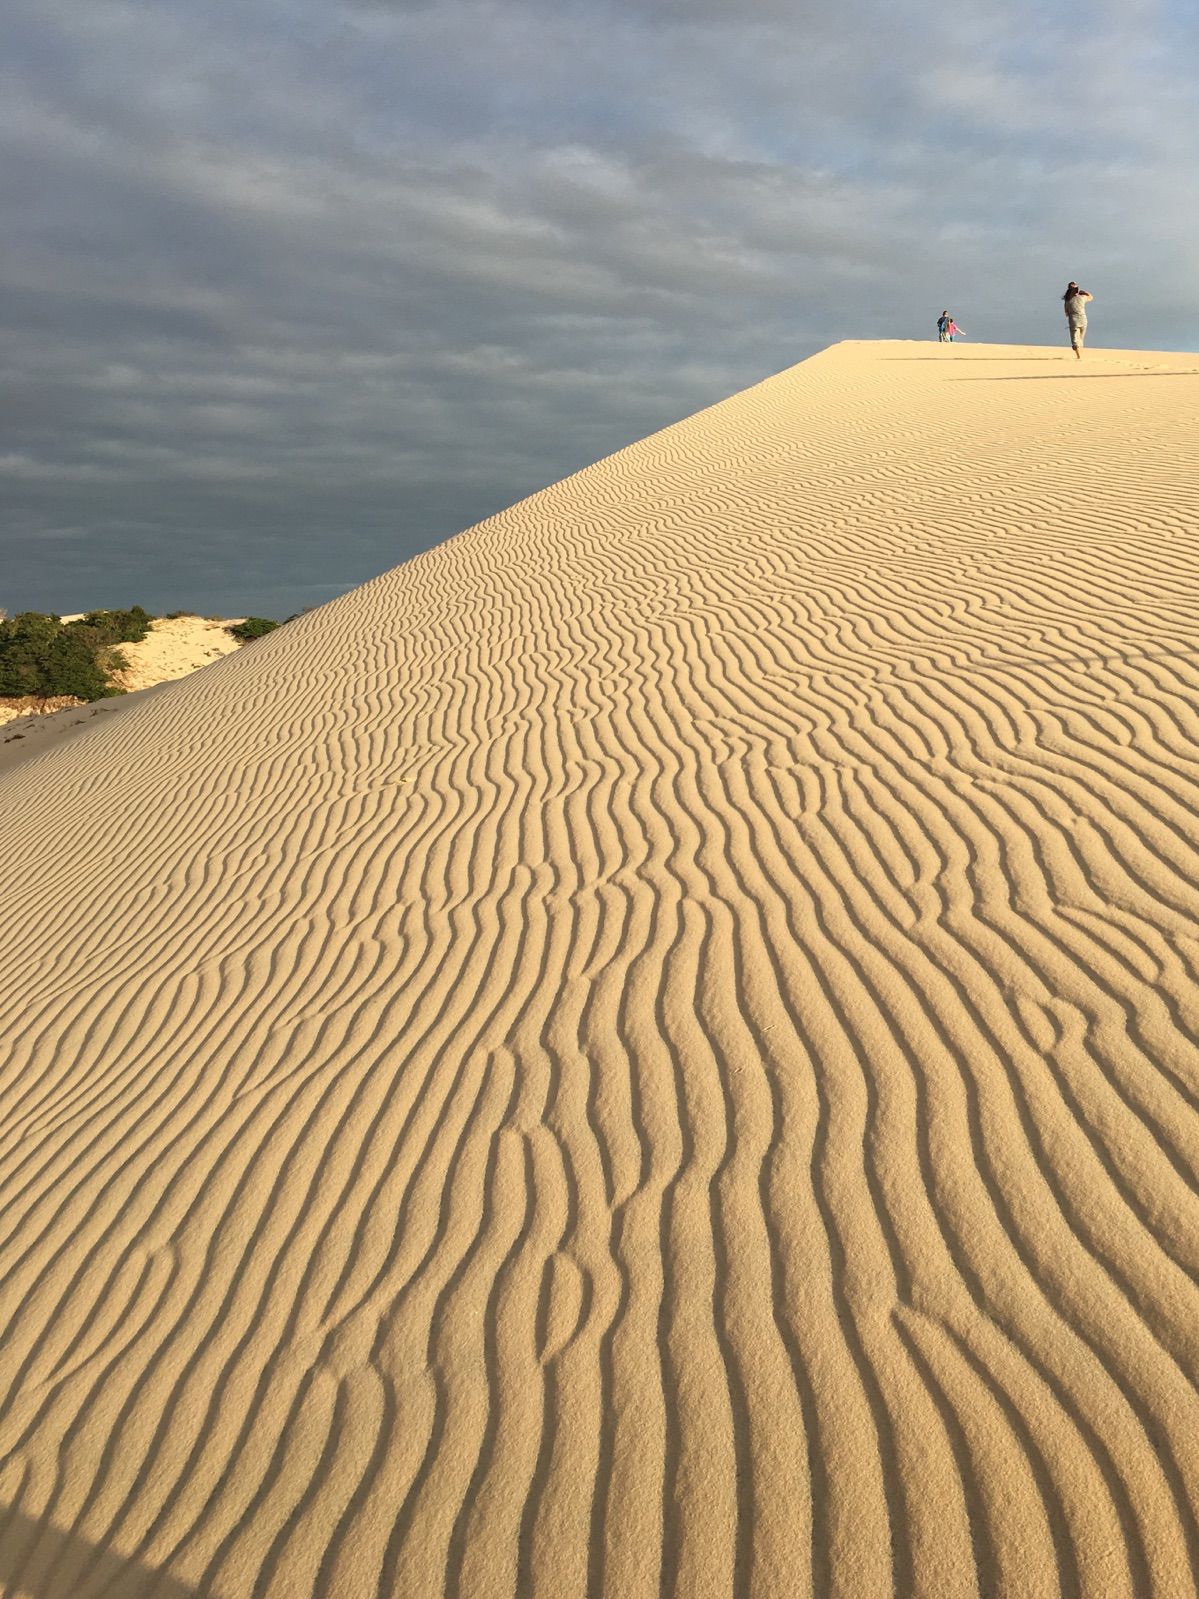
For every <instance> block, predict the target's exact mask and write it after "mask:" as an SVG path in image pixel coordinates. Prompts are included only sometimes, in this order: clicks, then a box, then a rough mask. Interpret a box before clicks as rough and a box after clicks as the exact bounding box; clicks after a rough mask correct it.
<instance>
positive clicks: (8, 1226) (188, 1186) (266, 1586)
mask: <svg viewBox="0 0 1199 1599" xmlns="http://www.w3.org/2000/svg"><path fill="white" fill-rule="evenodd" d="M1197 367H1199V362H1197V361H1196V360H1195V359H1194V358H1189V357H1182V356H1159V355H1152V354H1138V353H1133V352H1115V351H1094V352H1089V353H1088V356H1087V359H1086V361H1085V363H1083V364H1081V366H1080V367H1079V368H1078V369H1077V370H1076V369H1075V367H1074V364H1073V363H1072V362H1070V361H1069V359H1068V354H1067V352H1064V351H1050V350H1037V349H1015V348H999V347H986V346H966V347H948V348H946V349H940V348H939V347H935V346H928V345H916V344H902V343H896V344H848V345H841V346H837V347H834V348H833V349H832V350H830V351H827V352H825V353H824V354H822V355H820V356H818V357H816V358H814V359H813V360H811V361H808V362H805V363H803V364H802V365H801V366H799V367H796V368H794V369H793V370H791V371H789V372H785V373H783V374H782V375H780V376H779V377H777V378H773V379H771V380H770V381H768V382H767V383H764V384H762V385H760V386H759V387H757V388H755V389H751V390H749V391H747V392H746V393H745V394H742V395H739V396H737V397H735V398H734V399H732V400H729V401H728V402H726V403H725V404H723V405H720V406H717V407H715V408H714V409H712V410H710V411H707V412H704V413H702V414H701V415H699V416H697V417H694V418H692V419H690V420H689V421H687V422H684V423H682V424H680V425H679V426H677V427H675V428H671V429H668V430H667V431H665V432H664V433H662V434H659V435H657V436H655V437H653V438H651V439H648V440H646V441H644V442H643V443H641V444H638V445H635V446H633V447H632V448H630V449H628V450H626V451H624V452H622V453H621V454H619V455H617V456H615V457H613V458H611V459H610V460H607V461H604V462H601V463H600V464H599V465H597V466H595V467H593V468H591V469H589V470H588V471H586V472H583V473H580V474H579V475H578V476H576V477H574V478H571V479H569V480H567V481H566V482H564V483H561V484H558V485H557V486H555V487H554V488H551V489H548V490H546V491H545V492H544V493H542V494H539V495H536V496H534V497H533V498H532V499H530V500H527V501H525V502H523V503H522V504H520V505H518V506H516V507H514V508H513V509H512V510H510V511H508V512H506V513H504V514H503V515H501V516H498V517H496V518H494V519H493V520H491V521H489V522H486V523H483V524H482V525H480V526H479V527H478V528H475V529H473V530H471V531H470V532H468V533H465V534H463V535H461V536H459V537H458V538H456V539H454V540H451V541H450V542H449V543H448V544H446V545H444V546H442V547H440V548H438V549H436V550H434V551H432V552H430V553H429V554H427V555H424V556H421V557H419V558H418V559H416V560H414V561H411V562H409V563H408V564H406V565H405V566H403V567H400V568H398V569H397V570H395V571H394V572H390V573H388V574H386V575H385V576H383V577H381V578H379V579H377V580H376V581H374V582H372V583H368V584H367V585H366V586H365V587H363V588H361V589H358V590H356V591H355V592H354V593H352V594H349V595H346V596H345V597H343V598H342V599H340V600H338V601H335V602H334V603H333V604H331V605H328V606H326V607H324V608H323V609H322V610H320V611H317V612H313V613H311V614H309V615H307V616H305V617H302V618H300V619H299V620H297V621H295V622H293V623H292V624H290V625H289V626H288V627H287V628H286V629H283V630H281V631H280V632H279V633H277V634H275V635H272V636H271V637H270V638H268V639H265V640H263V641H262V642H261V643H258V644H255V645H254V646H253V647H252V648H251V649H249V650H246V651H244V652H239V653H238V654H236V655H233V656H231V657H230V658H228V659H226V660H222V661H220V662H218V663H217V664H215V665H214V666H212V667H211V668H210V669H209V670H207V671H206V672H203V673H201V674H199V675H198V676H196V677H193V678H190V679H186V680H184V681H182V682H180V683H177V684H173V685H171V686H170V687H169V688H167V689H164V690H162V691H160V692H157V693H155V695H154V696H153V697H152V698H148V699H146V700H145V702H144V703H141V704H138V705H136V706H132V705H131V706H130V707H129V708H128V709H127V710H125V711H124V712H123V713H122V714H121V715H120V716H114V717H101V718H98V719H97V720H96V722H95V724H94V725H93V726H91V727H88V728H85V729H82V730H81V731H79V733H78V734H77V735H76V736H75V737H74V738H73V741H72V742H70V743H69V744H64V745H62V746H61V747H59V748H56V749H52V750H48V751H47V752H46V753H45V754H42V755H40V756H38V757H36V758H33V759H30V760H27V761H24V762H23V763H22V764H21V765H19V766H17V767H16V768H15V769H13V770H11V771H10V772H9V773H8V774H7V775H6V776H5V777H4V779H3V783H2V784H0V802H2V805H3V815H4V817H5V826H4V843H5V848H4V859H3V868H2V877H3V882H2V901H0V902H2V903H3V906H4V916H3V918H2V919H0V958H2V961H3V970H4V972H5V979H6V980H5V983H4V985H3V990H2V999H3V1005H4V1012H5V1013H4V1017H3V1024H2V1031H0V1039H2V1040H3V1054H4V1064H3V1069H2V1072H0V1272H2V1276H0V1282H2V1293H3V1306H4V1320H5V1323H6V1328H7V1330H6V1335H5V1337H4V1338H3V1340H2V1342H0V1396H2V1397H0V1506H3V1507H5V1508H4V1510H3V1512H2V1514H3V1517H4V1520H3V1522H2V1523H0V1525H2V1528H3V1530H2V1531H0V1591H3V1592H4V1593H6V1594H31V1595H36V1596H37V1599H67V1596H71V1599H93V1596H99V1595H101V1594H107V1595H110V1596H119V1599H127V1596H129V1599H132V1596H140V1595H143V1594H144V1595H146V1596H147V1599H149V1596H151V1595H159V1596H162V1595H170V1596H172V1599H174V1596H179V1599H182V1596H185V1595H188V1594H203V1595H214V1596H219V1599H249V1596H250V1595H254V1596H271V1599H300V1596H307V1595H320V1596H339V1599H341V1596H345V1599H373V1596H375V1595H380V1596H383V1595H386V1596H391V1595H396V1596H400V1595H404V1596H408V1595H412V1596H420V1599H425V1596H436V1595H442V1594H445V1595H447V1596H450V1599H505V1596H517V1595H519V1596H520V1599H528V1596H538V1599H540V1596H551V1595H552V1596H554V1599H582V1596H584V1595H586V1596H588V1599H600V1596H606V1599H651V1596H655V1599H656V1596H658V1595H660V1594H667V1595H677V1596H679V1599H705V1596H713V1599H716V1596H720V1599H724V1596H736V1599H743V1596H753V1599H761V1596H779V1599H793V1596H804V1595H813V1596H819V1599H825V1596H837V1599H881V1596H886V1595H896V1596H902V1599H908V1596H911V1595H921V1596H925V1595H927V1596H929V1599H934V1596H935V1599H955V1596H959V1595H962V1596H965V1595H977V1594H985V1595H987V1596H1005V1599H1006V1596H1015V1595H1021V1596H1029V1599H1034V1596H1035V1599H1045V1596H1050V1595H1056V1594H1062V1595H1066V1596H1070V1599H1079V1596H1087V1599H1131V1596H1138V1599H1139V1596H1148V1595H1154V1596H1158V1595H1160V1596H1161V1599H1167V1596H1169V1599H1181V1596H1188V1595H1194V1594H1195V1593H1196V1591H1197V1588H1196V1566H1197V1561H1199V1521H1197V1513H1199V1507H1197V1499H1199V1397H1197V1394H1196V1387H1195V1378H1196V1373H1197V1370H1199V1290H1197V1286H1196V1272H1197V1269H1199V1194H1197V1190H1196V1168H1197V1165H1199V1119H1197V1109H1199V1052H1197V1049H1196V1040H1197V1037H1199V989H1197V987H1196V975H1197V971H1199V939H1197V937H1196V910H1197V909H1199V842H1197V836H1196V825H1195V823H1196V812H1197V808H1199V714H1197V712H1196V698H1197V695H1199V604H1197V603H1196V602H1197V599H1199V594H1197V588H1199V583H1197V578H1199V472H1197V470H1196V468H1197V466H1199V462H1197V460H1196V455H1197V442H1196V441H1197V439H1199V430H1197V428H1196V422H1197V421H1199V372H1197V370H1196V368H1197ZM64 839H69V840H70V841H71V847H70V849H69V850H63V849H61V848H56V847H54V843H55V841H58V840H64Z"/></svg>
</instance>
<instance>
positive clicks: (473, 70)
mask: <svg viewBox="0 0 1199 1599" xmlns="http://www.w3.org/2000/svg"><path fill="white" fill-rule="evenodd" d="M5 10H6V34H7V37H6V47H5V68H4V74H3V81H0V608H3V609H4V610H6V611H7V612H8V614H10V615H11V614H13V613H14V612H17V611H20V610H23V609H38V610H50V611H57V612H60V613H69V612H73V611H79V610H86V609H90V608H93V607H98V606H115V605H126V604H134V603H140V604H143V605H145V606H147V608H149V609H151V610H154V611H166V610H175V609H188V610H197V611H199V612H201V613H203V614H210V615H226V616H228V615H244V614H247V613H250V614H256V615H266V616H275V617H282V616H285V615H289V614H291V613H293V612H295V611H297V610H300V609H302V608H304V607H307V606H312V605H319V604H321V603H323V602H324V601H325V600H327V599H330V598H332V597H333V596H335V595H336V594H339V593H341V592H343V591H344V590H346V589H348V588H351V587H353V586H354V585H356V584H357V583H360V582H363V581H365V580H366V579H367V578H370V577H373V576H374V575H375V574H376V573H378V572H381V571H384V570H386V569H388V568H389V567H392V566H394V565H396V564H397V563H398V562H400V561H402V560H405V559H407V558H408V557H409V556H411V555H414V554H416V553H417V552H419V551H421V550H423V549H427V548H428V547H429V546H430V545H432V544H435V543H437V542H438V541H440V540H441V539H443V538H446V537H448V536H449V535H451V534H453V533H456V532H457V531H459V530H460V529H461V528H463V527H467V526H470V525H471V524H473V523H474V522H476V521H478V520H480V519H481V518H483V517H484V516H487V515H489V514H490V513H492V512H494V511H498V510H500V509H502V508H504V507H505V506H507V505H510V504H511V503H513V502H514V501H515V500H518V499H520V498H521V497H523V496H524V495H526V494H529V493H532V492H534V491H535V490H537V489H539V488H543V487H545V486H546V485H547V484H549V483H552V482H555V481H557V480H558V479H559V478H561V477H563V476H565V475H567V474H568V473H570V472H573V471H577V470H578V469H579V468H581V467H584V466H587V465H589V464H590V463H591V462H592V461H595V460H598V459H600V458H601V457H603V456H605V455H608V454H610V453H611V452H612V451H614V450H617V449H619V448H621V447H622V446H623V445H625V444H628V443H631V442H633V441H634V440H636V439H639V438H642V437H644V436H645V435H646V434H647V433H650V432H653V431H654V430H656V429H657V428H660V427H664V426H666V425H668V424H669V423H671V422H673V421H677V420H678V419H680V418H682V417H685V416H688V415H690V414H691V413H692V412H694V411H696V410H698V409H700V408H701V407H702V406H705V405H709V404H712V403H713V402H715V401H717V400H720V399H723V398H724V397H726V396H727V395H729V394H732V393H735V392H737V391H738V390H740V389H742V388H744V387H746V386H747V385H748V384H751V383H754V382H757V381H759V380H760V379H762V378H764V377H767V376H769V375H770V374H771V373H773V372H777V371H780V370H782V369H783V368H785V367H788V366H790V365H792V364H793V363H794V362H796V361H799V360H802V359H803V358H804V357H805V356H807V355H810V354H812V353H814V352H815V351H816V350H819V349H822V348H823V347H825V346H826V345H828V344H831V343H833V342H835V341H836V340H838V339H844V338H857V339H869V338H930V337H934V336H935V334H934V330H933V323H934V321H935V318H936V316H937V314H938V313H939V312H940V311H941V310H942V309H943V308H944V307H948V308H949V309H950V310H951V311H952V312H953V313H954V315H955V316H956V317H957V320H958V321H959V322H960V323H961V325H962V326H963V328H964V329H965V330H966V332H967V334H968V336H969V337H970V338H971V339H974V340H984V341H988V342H1020V343H1057V344H1061V343H1063V342H1064V319H1063V317H1062V313H1061V308H1060V295H1061V291H1062V288H1063V286H1064V284H1065V282H1066V280H1067V279H1068V278H1070V277H1074V278H1077V279H1078V281H1079V282H1081V283H1082V284H1083V286H1084V287H1086V288H1088V289H1090V290H1091V292H1092V293H1093V294H1094V295H1095V303H1094V305H1093V306H1092V307H1091V330H1090V337H1089V343H1090V344H1091V345H1092V346H1095V345H1109V346H1117V347H1132V348H1153V349H1166V350H1195V349H1199V294H1197V290H1196V281H1197V275H1196V271H1195V268H1196V262H1197V260H1199V205H1196V203H1195V200H1196V177H1195V174H1196V172H1197V171H1199V100H1197V99H1196V96H1195V93H1194V82H1195V79H1196V69H1197V68H1199V44H1197V42H1196V32H1195V29H1194V25H1193V22H1192V21H1191V20H1190V19H1189V18H1188V17H1187V16H1186V15H1185V14H1184V11H1183V8H1182V4H1181V0H1168V3H1159V0H1118V3H1117V0H1099V3H1097V4H1095V5H1092V6H1091V7H1089V8H1084V9H1079V8H1075V7H1053V6H1046V5H1044V4H1043V3H1037V4H1032V3H1029V0H1008V3H1007V4H1004V5H997V4H996V3H995V0H957V3H954V4H952V5H950V4H940V3H933V0H915V3H905V0H840V3H839V4H838V5H836V6H828V5H817V4H815V3H814V0H735V3H734V0H253V3H251V4H249V5H244V4H234V3H231V0H154V3H153V4H149V3H131V0H7V3H6V7H5Z"/></svg>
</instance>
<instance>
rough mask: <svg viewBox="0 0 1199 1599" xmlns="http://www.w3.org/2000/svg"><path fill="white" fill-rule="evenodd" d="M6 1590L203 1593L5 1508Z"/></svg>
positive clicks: (26, 1596) (26, 1597)
mask: <svg viewBox="0 0 1199 1599" xmlns="http://www.w3.org/2000/svg"><path fill="white" fill-rule="evenodd" d="M204 1592H205V1599H215V1595H213V1594H212V1592H211V1590H205V1591H204ZM0 1593H4V1594H10V1595H12V1596H13V1599H18V1596H19V1599H201V1590H200V1589H198V1588H191V1587H188V1585H187V1584H186V1583H182V1582H177V1581H176V1580H175V1578H174V1577H169V1576H167V1575H166V1574H165V1573H163V1572H161V1571H155V1570H154V1569H153V1568H152V1567H150V1566H145V1565H142V1564H141V1563H140V1562H138V1561H137V1560H128V1559H125V1558H124V1557H123V1556H121V1555H116V1554H110V1553H109V1551H108V1550H106V1549H103V1548H102V1547H101V1546H100V1545H99V1544H95V1543H92V1542H91V1541H90V1540H89V1539H87V1538H80V1537H79V1536H78V1535H77V1534H76V1533H73V1532H62V1531H60V1530H59V1528H57V1527H54V1526H52V1525H50V1524H49V1523H48V1522H43V1521H34V1520H33V1519H32V1517H30V1516H26V1515H23V1514H22V1512H21V1511H19V1510H11V1509H10V1510H0Z"/></svg>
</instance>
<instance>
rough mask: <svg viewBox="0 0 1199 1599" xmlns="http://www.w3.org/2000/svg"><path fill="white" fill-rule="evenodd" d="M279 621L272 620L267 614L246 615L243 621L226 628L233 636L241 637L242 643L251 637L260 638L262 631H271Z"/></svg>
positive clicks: (278, 624)
mask: <svg viewBox="0 0 1199 1599" xmlns="http://www.w3.org/2000/svg"><path fill="white" fill-rule="evenodd" d="M280 626H282V623H280V622H272V621H271V619H270V618H269V617H267V616H247V617H246V619H245V621H244V622H235V623H234V624H233V626H232V627H231V628H229V629H228V631H229V632H230V633H232V634H233V637H234V638H239V639H241V641H242V643H243V644H248V643H249V641H250V640H251V639H252V638H261V637H262V636H263V634H264V633H273V632H274V631H275V629H276V628H277V627H280Z"/></svg>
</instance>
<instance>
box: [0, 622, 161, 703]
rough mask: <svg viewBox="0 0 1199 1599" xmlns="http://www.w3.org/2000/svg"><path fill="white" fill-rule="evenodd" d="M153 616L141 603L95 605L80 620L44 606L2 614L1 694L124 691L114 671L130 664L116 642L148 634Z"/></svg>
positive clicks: (92, 695) (95, 695)
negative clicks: (109, 607)
mask: <svg viewBox="0 0 1199 1599" xmlns="http://www.w3.org/2000/svg"><path fill="white" fill-rule="evenodd" d="M153 620H154V618H153V617H152V616H151V615H150V613H149V612H148V611H145V610H143V609H142V607H141V606H140V605H135V606H133V607H132V608H131V609H130V610H127V611H89V612H88V614H87V615H86V616H83V617H80V619H79V620H78V621H77V622H67V623H63V622H62V621H61V620H60V619H59V618H58V617H57V616H56V615H52V614H49V615H48V614H45V613H43V612H41V611H22V612H21V614H20V615H19V616H14V617H12V618H11V619H9V620H7V621H5V620H0V695H4V696H6V697H7V696H12V697H15V696H18V695H24V694H32V695H36V696H38V697H39V698H49V697H53V696H58V695H70V696H72V697H73V698H75V699H80V700H98V699H104V698H105V697H106V696H108V695H111V694H119V693H120V692H121V690H120V689H118V688H117V687H116V686H115V685H114V684H113V683H111V682H110V681H109V677H108V674H109V672H110V671H113V670H116V669H118V667H119V666H121V665H123V664H124V663H123V662H122V661H121V660H120V658H119V656H117V654H116V652H115V650H114V649H113V646H114V645H116V644H135V643H137V641H138V640H139V639H143V638H145V636H146V634H147V633H148V632H149V630H150V623H151V622H152V621H153Z"/></svg>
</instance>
